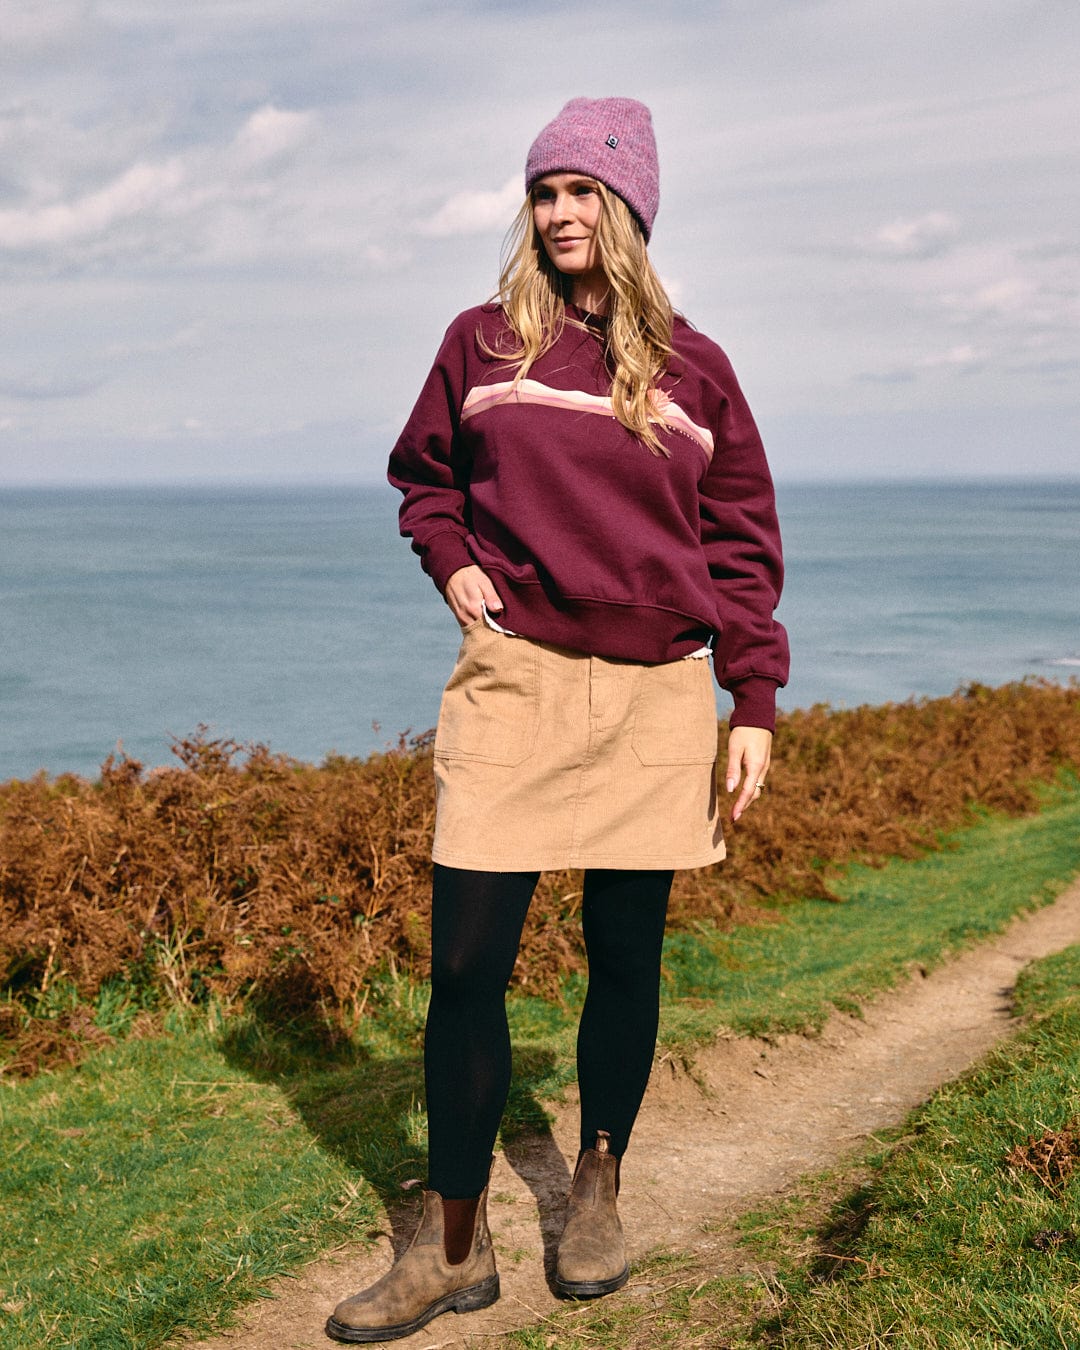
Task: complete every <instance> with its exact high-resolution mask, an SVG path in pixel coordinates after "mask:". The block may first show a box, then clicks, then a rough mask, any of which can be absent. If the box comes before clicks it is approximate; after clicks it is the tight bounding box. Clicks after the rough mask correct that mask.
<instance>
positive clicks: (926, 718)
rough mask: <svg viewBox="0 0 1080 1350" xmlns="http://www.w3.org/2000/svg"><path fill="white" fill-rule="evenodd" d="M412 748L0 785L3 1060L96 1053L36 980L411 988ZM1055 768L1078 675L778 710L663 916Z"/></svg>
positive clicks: (539, 971)
mask: <svg viewBox="0 0 1080 1350" xmlns="http://www.w3.org/2000/svg"><path fill="white" fill-rule="evenodd" d="M431 739H432V737H431V733H427V734H425V735H423V736H420V737H416V738H413V739H411V740H406V739H405V738H404V737H403V738H401V740H400V741H399V743H398V744H397V745H396V746H394V747H392V748H390V749H388V750H387V751H386V752H385V753H381V754H376V755H372V756H371V757H370V758H368V759H365V760H359V759H349V758H345V757H343V756H338V755H332V756H330V757H329V758H328V759H327V760H326V761H325V762H324V763H323V764H322V765H321V766H319V767H314V766H312V765H309V764H301V763H298V762H296V761H294V760H292V759H289V758H288V757H287V756H285V755H281V754H275V753H271V751H270V750H269V749H268V748H267V747H265V746H262V745H255V746H249V747H244V746H240V745H237V744H236V743H234V742H232V741H229V740H221V739H213V738H211V737H210V736H209V735H208V733H207V730H206V728H205V727H203V728H200V729H199V731H198V732H197V733H196V734H195V735H193V736H191V737H190V738H188V739H185V740H181V741H178V742H176V743H175V744H174V746H173V751H174V754H175V756H176V758H177V760H178V763H177V764H176V765H174V766H171V767H168V768H164V769H155V770H152V771H150V772H144V770H143V768H142V766H141V765H140V764H139V763H138V762H137V761H135V760H131V759H128V758H126V757H123V756H120V757H117V758H114V757H112V756H110V758H109V759H107V760H106V761H105V763H104V765H103V766H102V770H101V778H100V780H99V781H98V782H96V783H91V782H88V781H86V780H84V779H81V778H77V777H75V776H73V775H70V774H64V775H61V776H60V777H57V778H53V779H50V778H47V777H46V776H45V775H44V774H39V775H38V776H37V777H35V778H33V779H31V780H29V781H25V782H22V781H14V780H13V781H11V782H8V783H5V784H2V785H0V1064H2V1065H3V1066H4V1069H5V1070H6V1071H8V1072H20V1073H26V1072H31V1071H32V1070H33V1068H34V1067H35V1066H36V1065H38V1064H40V1063H41V1062H43V1061H44V1062H56V1061H60V1062H63V1061H64V1060H70V1059H71V1058H73V1057H76V1056H77V1054H78V1053H80V1047H81V1046H84V1045H88V1044H92V1043H93V1041H94V1039H95V1033H94V1031H93V1027H92V1024H89V1023H88V1022H87V1019H86V1017H85V1015H81V1014H75V1013H74V1012H72V1011H70V1010H69V1011H68V1012H67V1013H65V1014H63V1016H57V1014H56V1012H55V1009H54V1010H53V1013H52V1015H51V1017H50V1019H49V1025H48V1027H43V1026H42V1025H41V1024H40V1019H39V1018H36V1017H35V1016H34V1015H33V1014H34V1011H35V1009H40V1006H41V1000H42V997H43V995H44V996H47V995H48V994H49V991H50V990H53V991H55V990H56V989H64V990H67V991H70V993H71V996H72V997H73V998H74V999H75V1000H76V1001H77V1002H78V1001H80V1000H81V1001H82V1002H83V1003H84V1004H85V1003H87V1002H89V1001H92V1000H93V999H94V998H95V997H96V995H97V994H98V992H99V990H100V989H101V987H102V984H103V982H105V981H108V980H110V979H115V978H120V979H125V980H133V981H138V980H142V981H143V983H144V985H145V984H147V983H148V984H149V985H150V986H151V987H152V988H154V989H157V990H159V991H164V992H166V993H167V994H168V996H169V997H170V998H171V999H174V1000H179V1001H181V1002H198V1001H199V1000H200V999H203V998H205V997H207V996H208V995H216V996H217V997H219V998H221V999H223V1000H226V1001H228V1002H230V1003H233V1004H235V1003H237V1002H238V1001H241V1000H243V999H244V998H245V997H250V996H251V994H252V992H253V991H254V992H255V993H256V994H257V995H258V996H259V997H262V998H268V999H271V1000H273V1002H274V1005H275V1006H276V1007H277V1008H278V1010H279V1012H281V1013H284V1014H288V1013H295V1014H297V1015H301V1014H311V1013H316V1014H317V1015H318V1016H320V1017H321V1018H323V1019H324V1020H325V1021H326V1022H328V1023H329V1024H331V1025H333V1024H335V1023H337V1024H338V1025H342V1024H344V1023H346V1022H347V1021H348V1020H349V1019H350V1018H352V1017H355V1016H356V1015H358V1014H359V1013H360V1012H361V1011H362V1010H363V1008H364V1005H365V999H366V996H367V991H368V990H369V988H370V985H371V978H372V975H373V973H374V972H375V971H376V969H377V968H379V967H380V966H383V967H385V966H389V967H390V968H392V969H397V970H402V969H405V970H407V971H409V972H410V973H413V974H415V975H417V976H420V977H422V976H423V975H424V974H425V973H426V968H427V961H428V957H429V952H428V937H427V931H428V906H429V886H430V877H431V863H430V858H429V849H430V843H431V831H432V825H433V821H434V811H435V802H434V790H433V783H432V773H431V753H432V750H431ZM1070 766H1071V767H1072V768H1073V769H1074V770H1075V769H1076V768H1077V767H1080V686H1078V685H1077V684H1076V683H1070V684H1069V685H1057V684H1052V683H1049V682H1045V681H1038V680H1029V681H1024V682H1022V683H1017V684H1008V685H1004V686H1002V687H1000V688H988V687H986V686H983V685H972V686H970V687H969V688H966V689H964V690H962V691H960V692H958V693H957V694H955V695H953V696H952V697H950V698H942V699H932V700H924V701H920V702H909V703H902V704H884V705H881V706H877V707H869V706H867V707H860V708H853V709H850V710H840V711H835V710H831V709H829V708H828V707H825V706H818V707H814V708H811V709H809V710H806V711H801V712H794V713H789V714H787V715H785V716H782V717H781V718H780V721H779V724H778V729H777V735H776V741H775V752H774V759H773V768H772V771H771V773H770V775H769V791H768V792H767V793H766V794H765V795H764V796H763V797H762V799H761V800H760V801H759V802H757V803H756V804H755V805H754V807H753V809H752V810H750V811H748V812H747V813H746V815H745V816H744V817H743V819H742V820H741V821H740V822H739V825H738V826H737V827H736V828H730V827H729V830H728V833H729V841H728V842H729V853H730V856H729V859H728V861H727V862H726V863H724V864H723V865H722V866H719V867H712V868H706V869H703V870H702V871H698V872H683V873H679V874H678V875H677V879H676V885H675V890H674V893H673V899H672V922H673V923H674V924H675V925H683V926H685V925H689V924H692V923H694V922H695V921H697V920H701V919H705V920H709V921H712V922H714V923H718V924H721V925H724V924H730V923H732V922H735V921H739V920H743V919H747V918H753V917H754V915H755V914H756V913H758V912H759V911H760V902H761V901H762V900H763V899H764V898H768V899H769V901H770V903H775V902H777V901H782V900H783V899H784V898H785V897H793V896H814V897H819V898H822V899H826V900H829V899H835V898H836V897H835V895H834V894H833V892H832V890H831V889H830V876H832V875H835V870H836V868H837V867H839V866H840V865H842V864H844V863H846V862H848V861H851V860H854V859H860V860H864V861H868V862H871V863H879V862H881V861H883V860H884V859H886V858H888V857H892V856H897V855H899V856H903V857H910V856H913V855H915V854H917V853H919V852H921V851H923V850H926V849H928V848H933V847H935V846H936V845H937V843H938V841H939V838H940V835H941V832H943V831H947V830H950V829H954V828H956V827H958V826H960V825H963V824H964V823H965V822H966V821H968V820H969V819H970V818H971V814H972V811H973V809H974V808H975V807H984V808H989V809H992V810H997V811H1005V812H1011V813H1022V812H1025V811H1030V810H1033V809H1034V808H1035V806H1036V805H1037V800H1038V798H1037V791H1036V785H1037V784H1038V782H1040V781H1046V780H1049V779H1051V778H1053V777H1054V775H1055V774H1056V773H1057V772H1059V771H1060V770H1061V769H1062V768H1066V767H1070ZM656 809H657V810H658V811H662V810H663V809H664V804H663V802H657V803H656ZM579 903H580V875H575V874H572V873H568V872H560V873H551V874H548V875H546V876H545V877H544V878H543V880H542V882H541V885H540V889H539V891H538V893H537V899H536V902H535V903H534V905H533V910H532V913H531V916H530V920H529V924H528V927H527V930H526V933H525V937H524V941H523V945H522V952H521V958H520V960H519V962H518V966H517V973H516V980H517V984H518V987H520V988H522V989H525V990H527V991H529V992H531V993H538V994H543V995H548V996H557V995H558V989H559V982H560V979H561V977H562V976H563V975H564V974H565V973H566V972H567V971H570V970H580V969H582V968H583V965H584V961H583V952H582V945H581V938H580V933H579V924H578V913H577V911H578V906H579ZM65 1018H66V1019H67V1023H68V1024H70V1026H71V1031H70V1034H66V1033H65ZM98 1039H100V1037H98ZM35 1045H36V1046H37V1047H38V1048H37V1049H35V1048H34V1047H35Z"/></svg>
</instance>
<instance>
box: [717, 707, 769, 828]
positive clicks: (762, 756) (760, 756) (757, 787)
mask: <svg viewBox="0 0 1080 1350" xmlns="http://www.w3.org/2000/svg"><path fill="white" fill-rule="evenodd" d="M771 758H772V732H771V731H766V730H764V728H763V727H732V729H731V731H730V732H729V733H728V756H727V773H726V775H725V778H724V784H725V786H726V788H727V790H728V791H729V792H734V791H735V789H736V788H737V787H738V786H739V780H740V778H741V779H742V790H741V791H740V793H739V795H738V796H737V797H736V798H735V805H734V806H733V807H732V808H731V819H732V820H738V819H739V817H740V816H741V815H742V813H743V811H745V810H746V808H747V807H748V806H749V805H750V803H751V802H756V801H757V799H758V798H759V797H760V796H761V793H762V790H763V789H764V787H765V775H766V774H767V773H768V772H769V761H770V760H771Z"/></svg>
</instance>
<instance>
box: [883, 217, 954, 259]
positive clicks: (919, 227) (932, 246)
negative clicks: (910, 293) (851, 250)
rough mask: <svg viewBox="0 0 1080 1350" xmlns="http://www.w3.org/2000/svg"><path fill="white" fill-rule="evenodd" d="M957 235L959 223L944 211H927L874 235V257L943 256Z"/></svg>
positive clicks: (895, 223)
mask: <svg viewBox="0 0 1080 1350" xmlns="http://www.w3.org/2000/svg"><path fill="white" fill-rule="evenodd" d="M959 233H960V223H959V221H957V219H956V218H955V216H951V215H949V214H948V212H946V211H928V212H927V213H926V214H925V215H922V216H914V217H912V218H910V219H906V220H905V219H900V220H893V221H890V222H889V223H888V224H887V225H882V226H881V227H880V228H879V229H878V230H876V231H875V232H874V235H873V237H872V239H871V241H870V247H871V249H872V251H873V252H875V253H884V254H889V255H891V256H893V257H896V258H933V257H936V256H938V255H939V254H942V253H945V252H946V251H947V250H948V249H949V248H950V247H951V245H952V243H953V241H954V240H955V239H956V238H957V236H958V235H959Z"/></svg>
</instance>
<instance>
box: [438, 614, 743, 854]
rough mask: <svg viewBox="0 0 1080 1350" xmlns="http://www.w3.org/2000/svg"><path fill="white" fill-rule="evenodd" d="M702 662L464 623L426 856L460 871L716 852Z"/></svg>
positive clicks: (712, 719) (448, 695) (712, 729)
mask: <svg viewBox="0 0 1080 1350" xmlns="http://www.w3.org/2000/svg"><path fill="white" fill-rule="evenodd" d="M716 753H717V719H716V704H715V701H714V696H713V686H712V672H711V669H710V662H709V661H707V660H701V659H698V660H684V661H672V662H669V663H666V664H664V665H651V666H650V665H641V664H639V663H637V662H634V661H619V660H609V659H607V658H605V657H600V656H585V655H583V654H582V653H580V652H572V651H567V650H566V649H565V648H563V647H554V646H551V645H550V644H548V643H545V642H534V641H533V640H531V639H529V638H523V637H512V636H509V635H507V634H504V633H499V632H496V631H495V630H494V629H492V628H489V627H488V626H487V625H486V624H485V623H484V621H483V620H482V619H480V620H478V621H477V622H476V623H474V624H472V625H470V627H468V628H467V629H466V630H465V632H464V634H463V636H462V641H461V650H460V652H459V653H458V659H457V664H456V665H455V667H454V671H453V674H452V675H451V677H450V681H449V683H448V684H447V686H446V690H445V692H444V693H443V699H442V706H441V708H440V711H439V725H438V729H437V731H436V734H435V784H436V800H437V809H436V819H435V843H434V847H433V849H432V857H433V858H434V860H435V862H437V863H442V864H444V865H445V866H448V867H463V868H469V869H472V870H474V871H490V872H532V871H538V870H539V871H552V870H556V869H559V868H563V867H611V868H668V867H674V868H681V867H703V866H705V865H706V864H708V863H714V862H719V861H720V859H722V858H723V857H724V839H723V833H722V830H721V824H720V803H719V800H718V795H717V786H716Z"/></svg>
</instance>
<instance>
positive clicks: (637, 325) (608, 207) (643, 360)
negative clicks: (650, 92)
mask: <svg viewBox="0 0 1080 1350" xmlns="http://www.w3.org/2000/svg"><path fill="white" fill-rule="evenodd" d="M596 186H597V191H598V193H599V196H600V217H599V220H598V222H597V231H596V239H597V245H598V253H599V258H600V263H601V265H602V267H603V269H604V273H605V275H606V276H607V282H608V291H609V303H608V314H607V319H608V322H607V326H606V333H605V337H604V341H605V349H604V354H605V359H606V360H607V364H608V368H609V370H610V371H611V403H612V410H613V411H614V413H615V416H616V417H617V418H618V420H619V421H620V422H621V423H622V425H623V426H624V427H626V429H627V430H628V431H630V432H632V433H633V434H634V435H635V436H637V437H639V438H640V439H641V440H642V441H644V442H645V444H646V445H647V446H648V447H649V449H650V450H651V451H652V453H653V454H654V455H666V454H667V451H666V450H665V449H664V447H663V445H662V444H661V442H660V440H659V438H658V436H657V434H656V430H655V424H656V423H657V422H658V421H660V420H662V419H661V418H660V415H659V412H658V408H657V405H656V404H655V403H654V401H653V400H654V399H655V397H656V395H655V394H654V392H653V391H654V390H655V389H656V385H657V381H658V380H659V379H660V377H661V375H663V373H664V371H665V370H666V369H667V365H668V361H669V360H670V358H671V355H672V351H673V348H672V339H671V329H672V319H673V310H672V307H671V301H670V300H669V299H668V296H667V292H666V291H665V290H664V287H663V285H662V284H661V282H660V278H659V277H658V276H657V275H656V272H655V270H654V269H653V265H652V263H651V262H650V261H649V255H648V252H647V250H646V248H645V236H644V235H643V234H642V232H641V227H640V226H639V225H638V223H637V221H636V220H635V219H634V217H633V215H632V213H631V211H630V208H629V207H628V206H627V205H626V203H625V202H624V201H623V200H622V198H621V197H619V196H618V195H617V194H616V193H614V192H612V191H611V190H610V189H609V188H607V187H605V185H604V184H603V183H597V185H596ZM572 290H573V277H570V276H566V275H564V274H563V273H562V272H560V271H559V270H558V268H557V267H555V265H554V264H553V263H552V262H551V260H550V258H549V257H548V255H547V252H546V250H545V249H544V244H543V240H542V239H541V238H540V233H539V231H538V230H537V228H536V225H535V224H534V222H533V202H532V195H531V194H530V195H529V196H528V197H526V199H525V202H524V204H523V205H522V207H521V210H520V211H519V212H518V213H517V215H516V216H515V218H514V222H513V224H512V225H511V226H510V229H509V231H508V232H507V236H506V243H505V245H504V248H503V265H502V271H501V273H500V275H499V289H498V291H497V292H496V293H495V295H494V296H492V301H493V302H495V303H498V304H500V305H501V306H502V309H503V312H504V313H505V315H506V319H507V322H508V323H509V325H510V328H511V330H512V332H513V334H514V336H515V337H516V338H517V342H518V345H517V346H516V347H513V348H512V349H510V350H498V351H492V350H490V349H488V350H489V355H491V356H495V357H498V358H499V359H500V360H505V361H508V362H514V363H515V364H516V365H517V371H516V373H515V375H514V383H515V384H517V383H518V382H519V381H520V380H523V379H524V378H525V377H526V375H527V374H528V373H529V370H530V368H531V367H532V365H533V364H534V362H536V361H537V360H538V359H539V358H540V357H541V356H543V354H544V353H545V352H546V351H548V350H550V348H551V347H552V346H554V344H555V343H556V342H557V341H558V339H559V336H560V334H561V333H562V330H563V326H564V325H565V324H566V323H575V324H576V323H577V320H575V319H573V318H570V317H568V316H567V313H566V305H567V302H568V301H569V299H570V296H571V293H572ZM580 326H585V325H580ZM588 331H593V330H591V329H590V330H588Z"/></svg>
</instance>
